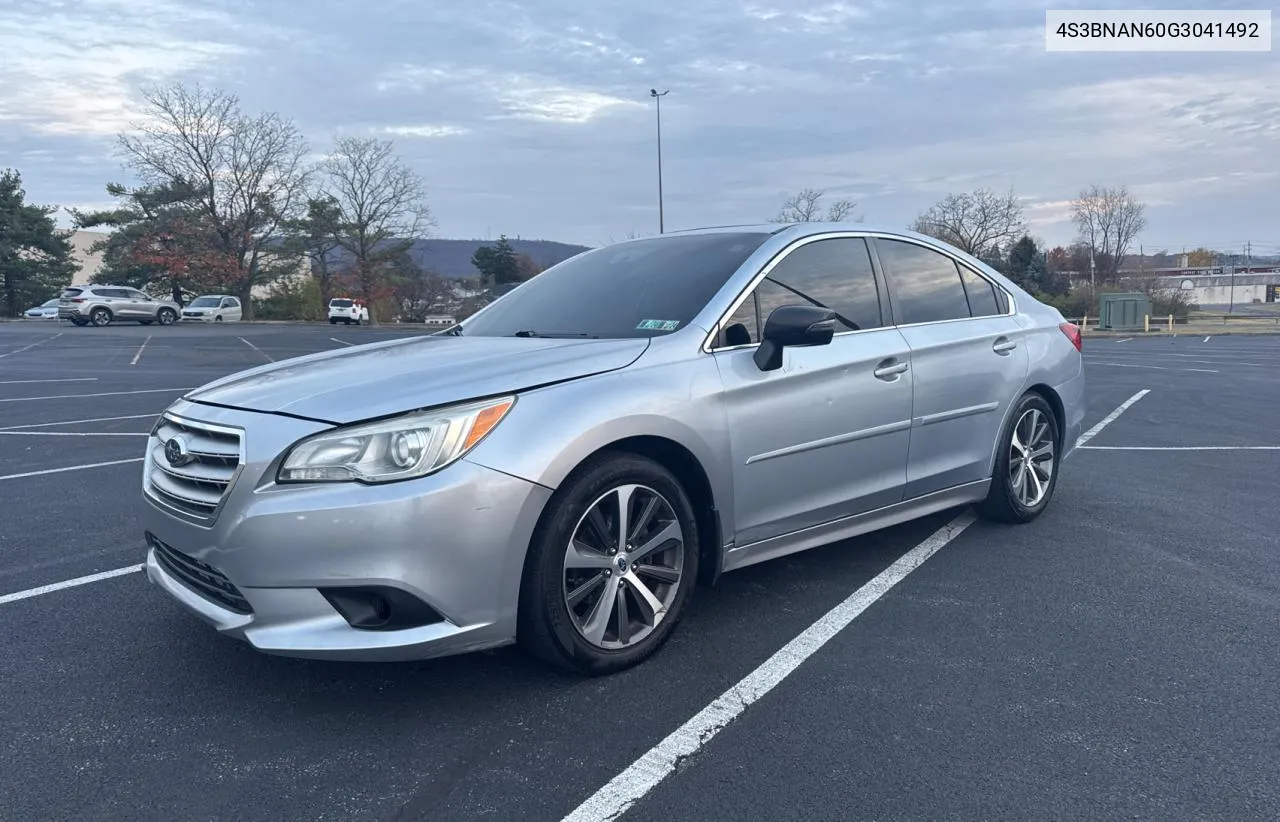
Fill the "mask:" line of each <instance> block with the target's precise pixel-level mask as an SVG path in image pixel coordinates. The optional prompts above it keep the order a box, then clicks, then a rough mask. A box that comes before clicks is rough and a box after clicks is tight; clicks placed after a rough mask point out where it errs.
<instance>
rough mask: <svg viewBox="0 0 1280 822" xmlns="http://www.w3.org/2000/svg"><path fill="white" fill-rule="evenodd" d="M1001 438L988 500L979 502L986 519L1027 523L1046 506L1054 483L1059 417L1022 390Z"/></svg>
mask: <svg viewBox="0 0 1280 822" xmlns="http://www.w3.org/2000/svg"><path fill="white" fill-rule="evenodd" d="M1009 418H1010V425H1009V427H1008V429H1007V430H1006V431H1005V432H1004V433H1003V434H1002V435H1001V437H1000V446H999V450H998V451H997V453H996V462H995V472H994V474H993V475H992V477H991V489H990V490H989V491H988V492H987V498H986V499H985V500H983V501H982V503H981V504H979V505H978V513H979V514H980V515H981V516H983V517H985V518H986V519H990V520H994V521H996V522H1005V523H1015V524H1016V523H1024V522H1030V521H1031V520H1033V519H1035V518H1036V517H1038V516H1040V514H1042V513H1044V510H1045V508H1047V507H1049V501H1050V500H1051V499H1052V498H1053V492H1054V489H1055V488H1056V487H1057V485H1058V470H1057V469H1058V449H1059V446H1060V444H1061V439H1060V436H1059V433H1058V431H1059V429H1058V418H1057V415H1056V414H1055V413H1054V411H1053V408H1051V407H1050V405H1049V403H1047V402H1046V401H1045V399H1044V397H1042V396H1040V395H1039V394H1036V393H1033V392H1032V393H1027V394H1023V395H1022V397H1021V398H1020V399H1019V400H1018V403H1017V405H1016V406H1015V407H1014V409H1013V413H1012V414H1011V415H1010V417H1009Z"/></svg>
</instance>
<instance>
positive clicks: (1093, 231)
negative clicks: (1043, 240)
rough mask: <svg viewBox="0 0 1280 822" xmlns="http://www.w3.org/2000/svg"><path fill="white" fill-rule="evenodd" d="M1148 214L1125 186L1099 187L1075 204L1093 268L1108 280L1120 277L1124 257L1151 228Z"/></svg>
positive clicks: (1074, 219) (1075, 219)
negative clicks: (1135, 240) (1148, 224)
mask: <svg viewBox="0 0 1280 822" xmlns="http://www.w3.org/2000/svg"><path fill="white" fill-rule="evenodd" d="M1146 210H1147V207H1146V205H1144V204H1143V203H1140V202H1138V201H1137V200H1135V199H1134V198H1133V196H1132V195H1130V194H1129V190H1128V188H1127V187H1125V186H1120V187H1118V188H1107V187H1105V186H1100V185H1097V184H1096V183H1095V184H1093V185H1091V186H1089V188H1087V189H1085V190H1084V191H1081V192H1080V196H1079V197H1078V198H1076V199H1075V200H1073V201H1072V202H1071V219H1072V222H1074V223H1075V224H1076V229H1077V230H1078V231H1079V242H1080V243H1081V244H1082V245H1085V246H1087V247H1088V249H1089V252H1090V255H1091V258H1092V260H1093V266H1092V268H1100V269H1101V271H1102V276H1103V279H1104V280H1114V279H1115V278H1116V277H1117V276H1118V275H1119V273H1120V263H1121V261H1122V260H1123V259H1124V255H1125V254H1126V253H1128V251H1129V247H1130V246H1131V245H1132V244H1133V241H1134V239H1136V238H1137V236H1138V235H1139V234H1141V233H1142V231H1143V229H1145V228H1146V227H1147V217H1146Z"/></svg>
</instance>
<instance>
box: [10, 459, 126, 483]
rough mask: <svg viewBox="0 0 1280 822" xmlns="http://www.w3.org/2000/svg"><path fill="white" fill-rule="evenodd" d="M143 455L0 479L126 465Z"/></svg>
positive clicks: (48, 469)
mask: <svg viewBox="0 0 1280 822" xmlns="http://www.w3.org/2000/svg"><path fill="white" fill-rule="evenodd" d="M144 459H146V458H145V457H134V458H132V459H127V460H111V461H110V462H91V463H89V464H88V465H69V466H67V467H66V468H46V469H44V470H43V471H27V472H26V473H25V474H6V475H5V476H2V477H0V480H11V479H26V478H27V477H42V476H44V475H45V474H62V473H65V472H67V471H83V470H84V469H86V468H103V467H106V466H108V465H126V464H128V463H131V462H142V461H143V460H144Z"/></svg>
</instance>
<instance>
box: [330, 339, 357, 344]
mask: <svg viewBox="0 0 1280 822" xmlns="http://www.w3.org/2000/svg"><path fill="white" fill-rule="evenodd" d="M329 339H331V340H333V341H334V342H336V343H340V344H342V345H355V343H353V342H347V341H346V340H340V339H338V338H337V337H330V338H329Z"/></svg>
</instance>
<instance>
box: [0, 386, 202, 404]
mask: <svg viewBox="0 0 1280 822" xmlns="http://www.w3.org/2000/svg"><path fill="white" fill-rule="evenodd" d="M190 390H191V389H190V388H144V389H142V390H140V391H105V392H103V393H101V394H58V395H56V396H52V397H8V398H6V399H2V400H0V402H34V401H35V400H83V399H88V398H89V397H123V396H125V395H127V394H163V393H165V392H166V391H168V392H170V393H172V392H174V391H190Z"/></svg>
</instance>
